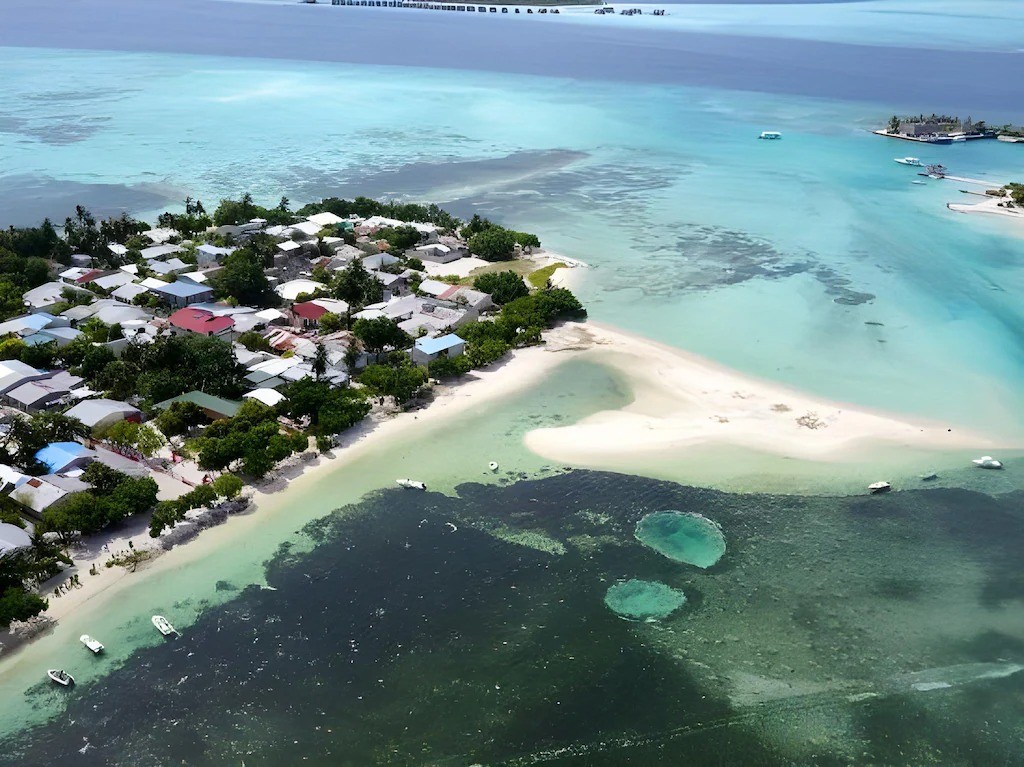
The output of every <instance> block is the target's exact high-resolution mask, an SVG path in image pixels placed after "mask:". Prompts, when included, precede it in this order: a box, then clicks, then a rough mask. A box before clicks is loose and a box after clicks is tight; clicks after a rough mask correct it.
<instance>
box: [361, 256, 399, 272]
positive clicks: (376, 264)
mask: <svg viewBox="0 0 1024 767" xmlns="http://www.w3.org/2000/svg"><path fill="white" fill-rule="evenodd" d="M399 262H400V259H399V258H398V257H397V256H392V255H391V254H390V253H378V254H377V255H375V256H366V258H364V259H363V266H365V267H366V268H367V269H369V270H370V271H373V270H374V269H380V268H381V267H384V266H391V265H392V264H397V263H399Z"/></svg>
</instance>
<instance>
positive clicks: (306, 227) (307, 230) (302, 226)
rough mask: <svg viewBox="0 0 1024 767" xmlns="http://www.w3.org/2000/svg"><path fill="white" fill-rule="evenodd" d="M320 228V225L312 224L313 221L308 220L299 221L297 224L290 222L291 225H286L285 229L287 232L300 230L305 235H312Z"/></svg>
mask: <svg viewBox="0 0 1024 767" xmlns="http://www.w3.org/2000/svg"><path fill="white" fill-rule="evenodd" d="M321 229H323V227H322V226H320V225H318V224H314V223H313V221H312V220H310V221H300V222H299V223H297V224H292V225H291V226H289V227H288V229H287V230H286V231H289V232H302V233H303V234H304V235H306V236H307V237H312V236H314V235H315V234H317V233H318V232H319V231H320V230H321Z"/></svg>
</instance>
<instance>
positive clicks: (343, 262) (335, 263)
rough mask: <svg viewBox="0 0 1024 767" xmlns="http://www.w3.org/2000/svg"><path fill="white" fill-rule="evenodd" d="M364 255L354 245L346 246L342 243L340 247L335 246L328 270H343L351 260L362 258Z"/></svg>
mask: <svg viewBox="0 0 1024 767" xmlns="http://www.w3.org/2000/svg"><path fill="white" fill-rule="evenodd" d="M365 255H366V253H364V252H363V251H361V250H360V249H359V248H357V247H355V246H354V245H346V244H344V242H343V243H342V244H341V245H335V247H334V258H333V259H331V265H330V268H332V269H343V268H345V266H347V265H348V264H349V263H351V262H352V260H353V259H356V258H363V257H364V256H365Z"/></svg>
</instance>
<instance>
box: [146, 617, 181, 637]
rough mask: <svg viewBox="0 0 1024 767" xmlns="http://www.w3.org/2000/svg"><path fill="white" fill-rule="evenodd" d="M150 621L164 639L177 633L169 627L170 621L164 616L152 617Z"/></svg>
mask: <svg viewBox="0 0 1024 767" xmlns="http://www.w3.org/2000/svg"><path fill="white" fill-rule="evenodd" d="M152 620H153V625H154V626H156V630H157V631H159V632H160V633H161V634H163V635H164V636H165V637H167V636H170V635H171V634H176V633H178V632H176V631H175V630H174V626H172V625H171V623H170V621H168V620H167V619H166V618H165V617H164V616H162V615H154V616H153V618H152Z"/></svg>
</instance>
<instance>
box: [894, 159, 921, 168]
mask: <svg viewBox="0 0 1024 767" xmlns="http://www.w3.org/2000/svg"><path fill="white" fill-rule="evenodd" d="M896 162H898V163H899V164H900V165H913V166H915V167H917V168H920V167H921V161H920V160H919V159H917V158H916V157H897V158H896Z"/></svg>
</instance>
